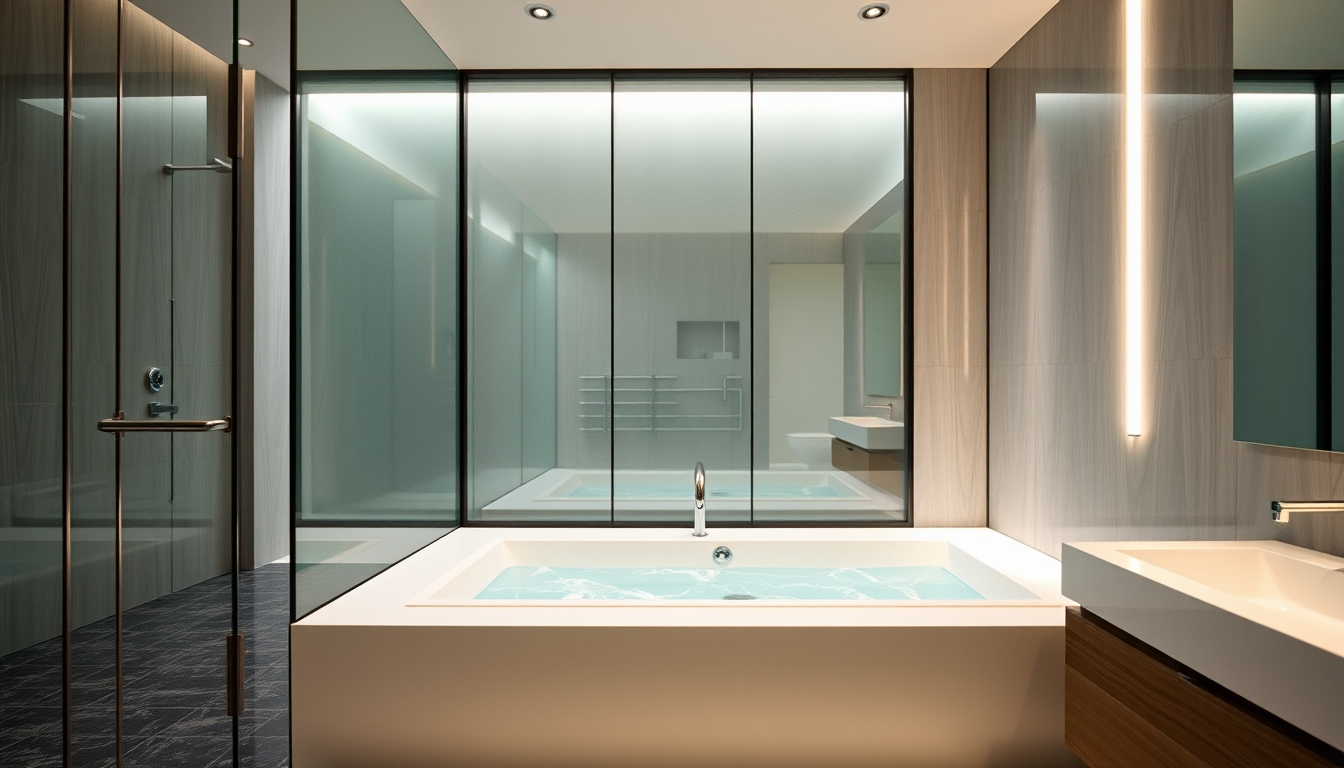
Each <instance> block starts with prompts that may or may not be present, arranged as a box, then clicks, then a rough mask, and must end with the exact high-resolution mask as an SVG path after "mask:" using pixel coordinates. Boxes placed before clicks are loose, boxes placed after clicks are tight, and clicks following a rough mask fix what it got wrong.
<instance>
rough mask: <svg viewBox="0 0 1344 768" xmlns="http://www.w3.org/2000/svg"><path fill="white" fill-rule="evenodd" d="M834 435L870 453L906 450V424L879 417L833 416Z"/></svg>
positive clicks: (831, 427) (831, 425) (831, 426)
mask: <svg viewBox="0 0 1344 768" xmlns="http://www.w3.org/2000/svg"><path fill="white" fill-rule="evenodd" d="M829 426H830V432H831V434H832V435H835V436H836V437H838V438H840V439H841V440H844V441H845V442H846V443H849V444H851V445H857V446H859V447H860V448H863V449H864V450H868V451H899V450H902V449H904V448H905V424H903V423H901V422H899V421H889V420H887V419H884V418H881V417H879V416H832V417H831V420H830V425H829Z"/></svg>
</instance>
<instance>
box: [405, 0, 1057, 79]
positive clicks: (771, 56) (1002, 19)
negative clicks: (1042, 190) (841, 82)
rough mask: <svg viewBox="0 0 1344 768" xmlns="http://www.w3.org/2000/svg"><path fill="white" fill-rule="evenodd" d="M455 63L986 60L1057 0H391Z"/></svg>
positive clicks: (927, 63)
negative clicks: (546, 8) (871, 3)
mask: <svg viewBox="0 0 1344 768" xmlns="http://www.w3.org/2000/svg"><path fill="white" fill-rule="evenodd" d="M402 2H403V3H404V4H405V6H406V7H407V8H408V9H409V10H410V11H411V13H412V14H413V15H414V16H415V18H416V19H417V20H419V22H420V24H421V26H423V27H424V28H425V30H426V31H427V32H429V34H430V36H431V37H433V38H434V40H435V41H436V42H437V43H438V44H439V46H440V47H442V48H443V50H444V52H445V53H447V54H448V56H449V57H450V58H451V59H452V60H453V63H455V64H456V65H457V66H458V67H460V68H462V69H569V68H574V69H586V68H612V69H638V68H649V69H660V68H718V67H721V68H772V67H778V68H794V67H796V68H817V67H837V68H842V67H843V68H849V67H902V68H903V67H989V66H991V65H993V64H994V62H996V61H998V59H999V57H1000V56H1002V55H1003V54H1004V53H1005V52H1006V51H1007V50H1008V49H1009V48H1011V47H1012V45H1013V44H1014V43H1016V42H1017V41H1018V40H1019V39H1020V38H1021V37H1022V35H1024V34H1026V32H1027V30H1029V29H1031V27H1032V26H1033V25H1035V24H1036V22H1037V21H1039V20H1040V19H1041V17H1042V16H1044V15H1045V13H1046V12H1047V11H1049V10H1050V9H1051V8H1052V7H1054V5H1055V3H1056V2H1057V0H889V4H890V6H891V12H890V13H888V14H887V15H886V16H885V17H883V18H881V19H877V20H875V21H863V20H860V19H859V17H858V12H859V8H860V7H862V6H863V5H864V3H865V0H677V2H669V1H667V0H549V2H548V5H550V6H552V7H553V8H554V9H555V17H554V18H553V19H550V20H549V21H537V20H536V19H533V18H531V17H529V16H528V15H527V14H526V13H524V11H523V8H524V6H525V5H526V3H525V2H524V0H402Z"/></svg>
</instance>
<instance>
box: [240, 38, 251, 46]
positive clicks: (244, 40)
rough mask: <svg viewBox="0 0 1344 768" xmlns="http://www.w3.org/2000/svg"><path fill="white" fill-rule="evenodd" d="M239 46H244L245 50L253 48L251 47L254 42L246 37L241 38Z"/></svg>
mask: <svg viewBox="0 0 1344 768" xmlns="http://www.w3.org/2000/svg"><path fill="white" fill-rule="evenodd" d="M238 44H239V45H241V46H243V47H244V48H251V47H252V41H251V40H248V39H247V38H246V37H240V38H238Z"/></svg>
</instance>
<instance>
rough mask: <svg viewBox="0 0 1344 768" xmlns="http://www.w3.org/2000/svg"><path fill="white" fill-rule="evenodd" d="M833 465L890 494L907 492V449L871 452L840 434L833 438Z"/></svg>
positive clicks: (898, 494) (899, 494)
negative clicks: (841, 437)
mask: <svg viewBox="0 0 1344 768" xmlns="http://www.w3.org/2000/svg"><path fill="white" fill-rule="evenodd" d="M831 465H832V466H834V467H835V468H836V469H838V470H840V471H842V472H847V473H849V474H850V475H853V476H854V479H856V480H858V481H859V482H862V483H867V484H868V485H871V486H874V487H876V488H881V489H882V490H884V491H886V492H887V493H891V494H895V495H897V496H901V495H904V493H905V452H904V451H869V450H865V449H863V448H860V447H859V446H857V445H854V444H852V443H847V442H845V441H844V440H841V439H840V438H838V437H837V438H835V439H833V440H831Z"/></svg>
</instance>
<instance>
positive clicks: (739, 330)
mask: <svg viewBox="0 0 1344 768" xmlns="http://www.w3.org/2000/svg"><path fill="white" fill-rule="evenodd" d="M614 111H615V115H614V123H615V127H614V131H615V140H614V147H615V149H614V161H613V162H614V165H615V173H614V177H613V178H614V180H615V182H614V185H615V195H614V199H615V210H614V212H613V221H614V226H615V233H616V234H615V241H616V247H615V256H614V258H613V272H614V279H613V285H614V289H615V291H614V292H615V296H614V304H615V307H614V310H613V315H614V317H615V322H614V326H613V336H614V340H613V345H612V346H613V354H612V359H613V365H612V369H613V373H614V376H613V383H614V386H613V388H612V389H613V393H614V394H613V414H612V421H613V423H614V427H613V430H614V434H613V440H614V448H613V454H614V456H615V467H614V472H613V474H614V478H613V480H614V482H613V486H614V495H615V499H614V501H613V505H614V507H615V520H616V521H617V522H622V523H646V522H675V523H678V524H689V523H690V522H691V519H692V508H693V501H692V499H693V487H692V486H693V473H692V470H693V468H694V467H695V465H696V463H697V462H702V463H703V464H704V466H705V469H706V495H707V499H708V503H707V516H708V518H709V520H710V521H711V522H712V523H724V522H729V521H733V522H747V521H750V519H751V499H750V487H751V472H750V469H751V457H752V446H751V426H750V425H751V370H752V366H751V355H752V317H751V314H750V307H751V301H752V298H751V274H752V268H751V240H750V233H751V91H750V83H749V81H748V80H747V79H746V78H740V79H682V80H642V79H628V80H621V79H618V80H617V82H616V92H615V96H614ZM716 331H717V333H716ZM679 350H685V352H686V356H685V357H683V356H681V355H679V354H678V351H679Z"/></svg>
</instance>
